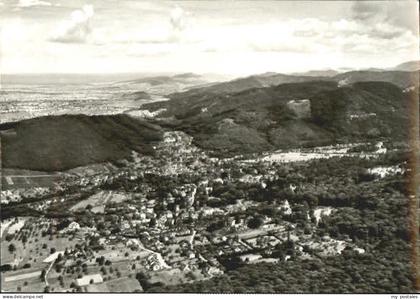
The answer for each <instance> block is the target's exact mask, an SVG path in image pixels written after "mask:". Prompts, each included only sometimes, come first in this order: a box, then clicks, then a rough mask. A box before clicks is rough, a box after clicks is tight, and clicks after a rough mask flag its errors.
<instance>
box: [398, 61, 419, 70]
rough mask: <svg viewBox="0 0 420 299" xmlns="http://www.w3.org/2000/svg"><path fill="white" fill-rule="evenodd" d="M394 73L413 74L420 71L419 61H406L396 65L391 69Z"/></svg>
mask: <svg viewBox="0 0 420 299" xmlns="http://www.w3.org/2000/svg"><path fill="white" fill-rule="evenodd" d="M392 70H394V71H406V72H413V71H418V70H420V61H419V60H413V61H407V62H404V63H401V64H399V65H397V66H396V67H394V68H392Z"/></svg>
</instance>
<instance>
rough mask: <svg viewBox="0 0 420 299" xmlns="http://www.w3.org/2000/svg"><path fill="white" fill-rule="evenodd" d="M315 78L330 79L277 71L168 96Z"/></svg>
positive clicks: (225, 91)
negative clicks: (285, 73)
mask: <svg viewBox="0 0 420 299" xmlns="http://www.w3.org/2000/svg"><path fill="white" fill-rule="evenodd" d="M317 80H321V81H322V80H325V81H327V80H330V79H329V78H328V77H321V76H317V77H316V76H294V75H284V74H278V73H265V74H260V75H254V76H249V77H245V78H238V79H234V80H231V81H226V82H219V83H211V84H208V85H206V86H202V87H197V88H192V89H190V90H188V91H185V92H181V93H174V94H171V95H170V98H184V97H185V96H194V95H202V94H224V93H236V92H241V91H244V90H248V89H253V88H261V87H269V86H275V85H280V84H285V83H299V82H309V81H317Z"/></svg>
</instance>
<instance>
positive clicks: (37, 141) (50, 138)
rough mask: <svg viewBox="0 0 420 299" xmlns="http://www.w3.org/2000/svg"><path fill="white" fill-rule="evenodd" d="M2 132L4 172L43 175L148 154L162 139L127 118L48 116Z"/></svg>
mask: <svg viewBox="0 0 420 299" xmlns="http://www.w3.org/2000/svg"><path fill="white" fill-rule="evenodd" d="M0 133H1V150H2V164H3V167H5V168H23V169H32V170H42V171H58V170H65V169H70V168H74V167H78V166H82V165H87V164H91V163H97V162H102V161H116V160H119V159H124V158H128V157H130V155H131V151H132V150H135V151H138V152H140V153H144V154H152V153H153V148H152V146H151V143H152V142H153V141H157V140H160V139H161V137H162V132H161V130H160V128H159V127H158V126H155V125H151V124H149V123H147V122H145V121H143V120H139V119H134V118H131V117H129V116H127V115H112V116H85V115H62V116H46V117H40V118H34V119H29V120H23V121H20V122H16V123H7V124H3V125H1V126H0Z"/></svg>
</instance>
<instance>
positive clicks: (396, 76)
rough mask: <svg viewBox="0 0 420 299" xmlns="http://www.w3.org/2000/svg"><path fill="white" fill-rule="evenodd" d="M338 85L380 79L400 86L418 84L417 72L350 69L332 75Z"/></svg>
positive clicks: (405, 86)
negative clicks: (349, 70) (350, 70)
mask: <svg viewBox="0 0 420 299" xmlns="http://www.w3.org/2000/svg"><path fill="white" fill-rule="evenodd" d="M333 79H334V80H335V81H337V82H338V83H339V85H345V84H352V83H355V82H367V81H381V82H388V83H392V84H394V85H397V86H398V87H400V88H407V87H410V86H419V72H418V71H415V72H406V71H352V72H347V73H343V74H339V75H337V76H334V77H333Z"/></svg>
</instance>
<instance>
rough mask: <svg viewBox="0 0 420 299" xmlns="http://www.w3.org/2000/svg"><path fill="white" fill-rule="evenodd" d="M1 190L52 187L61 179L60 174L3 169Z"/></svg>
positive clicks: (61, 175)
mask: <svg viewBox="0 0 420 299" xmlns="http://www.w3.org/2000/svg"><path fill="white" fill-rule="evenodd" d="M2 171H3V173H2V178H1V180H2V190H12V189H18V188H23V189H26V188H32V187H53V186H54V185H55V184H56V183H58V182H60V181H61V180H62V178H63V174H62V173H57V172H52V173H48V172H41V171H31V170H23V169H10V168H9V169H3V170H2Z"/></svg>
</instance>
